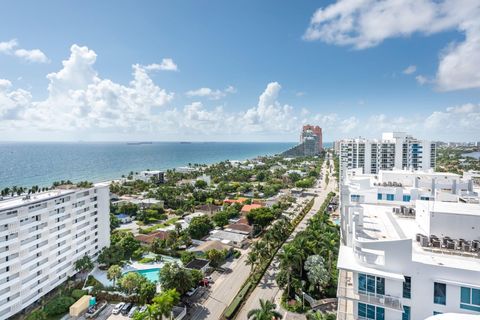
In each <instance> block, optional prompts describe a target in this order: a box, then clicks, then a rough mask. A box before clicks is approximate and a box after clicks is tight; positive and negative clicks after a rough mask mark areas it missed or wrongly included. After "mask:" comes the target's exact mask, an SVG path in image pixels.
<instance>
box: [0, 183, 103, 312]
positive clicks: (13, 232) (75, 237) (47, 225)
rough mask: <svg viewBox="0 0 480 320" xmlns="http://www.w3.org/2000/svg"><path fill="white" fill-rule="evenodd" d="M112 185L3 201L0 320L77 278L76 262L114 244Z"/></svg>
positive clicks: (0, 204)
mask: <svg viewBox="0 0 480 320" xmlns="http://www.w3.org/2000/svg"><path fill="white" fill-rule="evenodd" d="M109 194H110V192H109V187H108V185H107V184H98V185H95V186H93V187H91V188H80V189H79V188H74V189H68V188H65V189H55V190H50V191H47V192H42V193H37V194H33V195H30V196H20V197H13V198H9V199H4V200H0V239H1V240H2V241H0V319H6V318H9V317H10V316H12V315H15V314H17V313H19V312H21V311H22V310H23V309H25V308H26V307H28V306H30V305H31V304H33V303H34V302H36V301H38V300H39V299H40V298H41V297H42V296H44V295H45V294H47V293H48V292H50V291H51V290H53V289H54V288H56V287H57V286H59V285H60V284H62V283H63V282H65V281H66V280H67V279H68V277H70V276H72V275H74V274H75V273H76V271H75V269H74V264H75V261H77V260H78V259H80V258H82V257H83V256H84V255H89V256H90V257H92V258H95V257H96V256H97V255H98V253H99V252H100V250H101V249H102V248H103V247H105V246H108V245H109V244H110V215H109V205H110V204H109V201H110V195H109Z"/></svg>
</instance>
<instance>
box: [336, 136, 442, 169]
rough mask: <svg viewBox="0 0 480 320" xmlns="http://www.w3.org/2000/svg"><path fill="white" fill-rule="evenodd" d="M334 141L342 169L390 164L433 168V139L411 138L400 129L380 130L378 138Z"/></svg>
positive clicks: (391, 165)
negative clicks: (380, 137) (380, 133)
mask: <svg viewBox="0 0 480 320" xmlns="http://www.w3.org/2000/svg"><path fill="white" fill-rule="evenodd" d="M337 145H338V149H339V150H338V152H339V153H340V163H341V171H342V172H344V171H345V170H346V169H356V168H362V169H363V172H364V173H378V172H379V171H380V170H392V169H394V168H395V169H414V170H417V169H422V170H428V169H431V168H435V159H436V145H435V143H432V142H431V141H425V140H418V139H415V138H413V137H412V136H409V135H407V134H406V133H404V132H388V133H383V135H382V139H381V140H377V139H374V140H369V139H364V138H358V139H345V140H341V141H339V142H337ZM342 176H343V175H342Z"/></svg>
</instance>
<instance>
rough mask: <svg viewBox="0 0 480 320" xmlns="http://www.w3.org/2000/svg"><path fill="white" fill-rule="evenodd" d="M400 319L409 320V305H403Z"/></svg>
mask: <svg viewBox="0 0 480 320" xmlns="http://www.w3.org/2000/svg"><path fill="white" fill-rule="evenodd" d="M402 320H410V307H409V306H403V314H402Z"/></svg>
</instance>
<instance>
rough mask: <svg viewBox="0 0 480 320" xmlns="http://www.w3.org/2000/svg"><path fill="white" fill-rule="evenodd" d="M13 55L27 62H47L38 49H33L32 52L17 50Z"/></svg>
mask: <svg viewBox="0 0 480 320" xmlns="http://www.w3.org/2000/svg"><path fill="white" fill-rule="evenodd" d="M15 55H16V56H17V57H19V58H23V59H25V60H27V61H28V62H39V63H47V62H49V60H48V58H47V56H46V55H45V54H44V53H43V52H42V51H40V50H39V49H33V50H25V49H18V50H15Z"/></svg>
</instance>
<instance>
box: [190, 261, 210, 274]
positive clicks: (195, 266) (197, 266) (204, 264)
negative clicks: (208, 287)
mask: <svg viewBox="0 0 480 320" xmlns="http://www.w3.org/2000/svg"><path fill="white" fill-rule="evenodd" d="M209 266H210V261H208V260H205V259H197V258H195V259H193V260H192V261H190V262H189V263H187V264H186V265H185V268H187V269H190V270H198V271H202V272H203V273H205V272H207V269H208V267H209Z"/></svg>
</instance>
